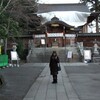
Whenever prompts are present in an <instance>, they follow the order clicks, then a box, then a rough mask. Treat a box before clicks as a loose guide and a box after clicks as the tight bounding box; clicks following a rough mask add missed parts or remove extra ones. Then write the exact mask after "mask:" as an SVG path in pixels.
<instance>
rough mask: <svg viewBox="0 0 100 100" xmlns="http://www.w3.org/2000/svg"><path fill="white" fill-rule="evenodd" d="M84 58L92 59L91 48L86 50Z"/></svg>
mask: <svg viewBox="0 0 100 100" xmlns="http://www.w3.org/2000/svg"><path fill="white" fill-rule="evenodd" d="M84 60H91V50H84Z"/></svg>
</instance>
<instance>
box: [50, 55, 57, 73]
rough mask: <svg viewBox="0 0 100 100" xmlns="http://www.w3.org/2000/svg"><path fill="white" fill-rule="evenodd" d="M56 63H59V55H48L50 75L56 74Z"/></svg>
mask: <svg viewBox="0 0 100 100" xmlns="http://www.w3.org/2000/svg"><path fill="white" fill-rule="evenodd" d="M58 63H59V57H58V56H53V55H52V56H51V57H50V63H49V67H50V73H51V75H57V74H58Z"/></svg>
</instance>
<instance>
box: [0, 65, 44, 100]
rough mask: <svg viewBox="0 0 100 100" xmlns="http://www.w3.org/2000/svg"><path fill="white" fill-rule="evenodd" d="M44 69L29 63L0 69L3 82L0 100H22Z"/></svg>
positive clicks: (0, 89)
mask: <svg viewBox="0 0 100 100" xmlns="http://www.w3.org/2000/svg"><path fill="white" fill-rule="evenodd" d="M44 67H45V66H44V65H43V66H42V65H41V66H39V65H38V66H35V65H34V64H32V63H30V64H23V65H21V66H20V67H9V68H5V69H0V75H2V76H3V79H4V82H5V84H4V85H3V86H2V87H1V88H0V100H22V99H23V97H24V96H25V95H26V93H27V92H28V90H29V88H30V87H31V85H32V84H33V83H34V81H35V80H36V78H37V77H38V76H39V74H40V73H41V72H42V70H43V69H44Z"/></svg>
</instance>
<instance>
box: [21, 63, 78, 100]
mask: <svg viewBox="0 0 100 100" xmlns="http://www.w3.org/2000/svg"><path fill="white" fill-rule="evenodd" d="M23 100H79V98H78V95H77V94H76V92H75V91H74V89H73V87H72V85H71V83H70V81H69V78H68V76H67V74H66V72H65V69H64V64H63V63H62V64H61V71H60V72H59V74H58V83H57V84H52V76H51V75H50V72H49V65H48V64H47V65H46V67H45V69H44V70H43V72H42V73H41V74H40V76H39V77H38V78H37V80H36V81H35V83H34V84H33V85H32V86H31V88H30V89H29V91H28V93H27V95H26V96H25V97H24V99H23Z"/></svg>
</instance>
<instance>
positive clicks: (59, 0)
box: [38, 0, 80, 4]
mask: <svg viewBox="0 0 100 100" xmlns="http://www.w3.org/2000/svg"><path fill="white" fill-rule="evenodd" d="M79 1H80V0H39V1H38V2H39V3H56V4H57V3H79Z"/></svg>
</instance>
